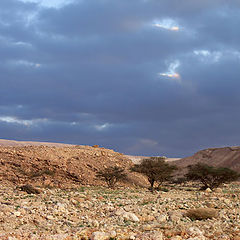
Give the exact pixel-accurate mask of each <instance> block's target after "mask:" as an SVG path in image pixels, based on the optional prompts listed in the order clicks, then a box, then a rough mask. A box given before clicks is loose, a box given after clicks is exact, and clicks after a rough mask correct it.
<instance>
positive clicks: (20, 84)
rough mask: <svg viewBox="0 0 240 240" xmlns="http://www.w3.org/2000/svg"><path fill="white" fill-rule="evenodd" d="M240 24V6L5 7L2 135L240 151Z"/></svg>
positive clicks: (34, 0)
mask: <svg viewBox="0 0 240 240" xmlns="http://www.w3.org/2000/svg"><path fill="white" fill-rule="evenodd" d="M239 25H240V1H238V0H232V1H228V0H211V1H209V0H201V1H199V0H171V1H169V0H131V1H129V0H68V1H67V0H51V1H50V0H1V1H0V63H1V64H0V138H2V139H13V140H25V141H27V140H29V141H50V142H63V143H71V144H77V145H78V144H79V145H95V144H97V145H100V146H102V147H106V148H111V149H114V150H115V151H118V152H122V153H126V154H133V155H146V156H147V155H156V156H163V155H164V156H168V157H184V156H189V155H192V154H193V153H194V152H196V151H198V150H201V149H205V148H209V147H223V146H233V145H239V144H240V127H239V124H240V41H239V39H240V27H239Z"/></svg>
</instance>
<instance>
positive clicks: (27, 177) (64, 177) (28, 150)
mask: <svg viewBox="0 0 240 240" xmlns="http://www.w3.org/2000/svg"><path fill="white" fill-rule="evenodd" d="M1 143H2V145H4V146H0V165H1V167H0V180H1V181H2V182H10V183H13V184H16V185H20V184H26V183H30V184H33V185H39V186H59V187H62V186H63V187H69V186H73V185H78V186H79V185H103V184H104V182H102V181H100V180H98V179H96V177H95V173H96V172H97V171H98V170H100V169H103V168H104V167H108V166H120V167H123V168H125V169H129V167H130V166H131V165H132V161H131V160H129V159H128V158H127V157H126V156H124V155H123V154H121V153H117V152H115V151H113V150H110V149H105V148H101V147H98V146H95V147H91V146H81V145H77V146H74V145H63V144H55V143H50V145H48V144H49V143H43V144H42V143H36V142H35V143H33V142H27V143H26V142H20V143H19V142H15V141H14V142H13V141H6V140H2V141H1ZM9 145H10V146H9ZM130 182H132V183H135V184H138V183H140V182H142V180H140V179H139V176H138V175H137V174H134V173H129V181H128V183H130Z"/></svg>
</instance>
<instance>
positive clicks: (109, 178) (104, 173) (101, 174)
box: [96, 166, 127, 188]
mask: <svg viewBox="0 0 240 240" xmlns="http://www.w3.org/2000/svg"><path fill="white" fill-rule="evenodd" d="M126 176H127V175H126V173H124V169H123V168H120V167H116V166H115V167H108V168H105V169H103V170H100V171H98V172H97V173H96V177H97V178H100V179H102V180H104V181H105V182H106V183H107V185H108V187H110V188H114V187H115V185H116V183H117V182H118V181H121V180H124V179H126Z"/></svg>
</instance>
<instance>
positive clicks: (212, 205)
mask: <svg viewBox="0 0 240 240" xmlns="http://www.w3.org/2000/svg"><path fill="white" fill-rule="evenodd" d="M168 190H169V191H168V192H163V191H161V192H155V193H151V192H149V191H148V190H147V189H145V188H139V189H136V188H135V189H134V188H124V189H123V188H119V189H115V190H110V189H107V188H104V187H79V188H76V189H67V190H66V189H65V190H63V189H57V188H52V189H51V188H48V189H44V188H42V189H41V193H40V194H27V193H25V192H22V191H20V190H19V189H18V188H16V187H14V186H10V185H9V186H7V185H1V186H0V239H4V240H5V239H9V240H16V239H42V240H43V239H46V240H48V239H49V240H50V239H56V240H63V239H65V240H74V239H85V240H86V239H93V240H104V239H106V240H109V239H110V240H114V239H115V240H116V239H132V240H134V239H136V240H137V239H139V240H142V239H143V240H145V239H146V240H148V239H152V240H161V239H171V240H181V239H188V240H204V239H216V240H239V239H240V186H239V184H231V185H226V186H224V187H223V188H221V189H217V191H216V192H199V191H197V190H196V188H193V187H189V186H176V187H174V186H168ZM196 208H205V209H214V210H213V211H215V212H216V213H217V216H215V217H214V218H212V219H206V220H194V219H191V218H189V217H187V216H186V212H187V211H188V210H189V209H196Z"/></svg>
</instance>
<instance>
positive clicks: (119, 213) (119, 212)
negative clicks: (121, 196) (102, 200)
mask: <svg viewBox="0 0 240 240" xmlns="http://www.w3.org/2000/svg"><path fill="white" fill-rule="evenodd" d="M124 213H125V211H124V210H123V209H118V210H117V211H116V212H115V215H117V216H121V215H123V214H124Z"/></svg>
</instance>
